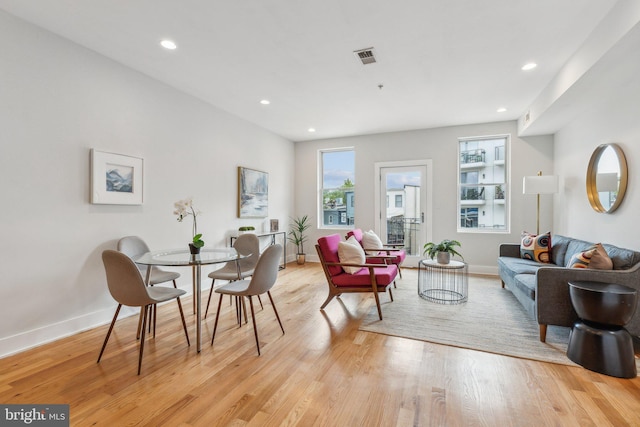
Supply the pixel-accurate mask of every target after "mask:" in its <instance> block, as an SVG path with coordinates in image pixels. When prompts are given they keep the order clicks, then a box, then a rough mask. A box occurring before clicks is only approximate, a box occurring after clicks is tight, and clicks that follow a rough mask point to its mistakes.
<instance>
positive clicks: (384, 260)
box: [347, 228, 407, 278]
mask: <svg viewBox="0 0 640 427" xmlns="http://www.w3.org/2000/svg"><path fill="white" fill-rule="evenodd" d="M351 236H353V237H355V238H356V240H357V241H358V242H359V243H360V246H362V248H363V249H364V250H365V252H366V253H368V254H370V253H371V252H374V251H378V252H377V254H375V255H370V256H368V257H367V262H368V263H370V264H395V265H396V266H398V273H399V274H400V278H402V270H401V269H400V264H402V262H403V261H404V259H405V258H406V257H407V253H406V252H405V250H404V249H400V248H398V247H397V246H403V245H389V244H385V246H384V247H383V248H365V247H364V246H363V245H362V236H363V233H362V230H361V229H359V228H354V229H353V230H351V231H349V232H348V233H347V239H348V238H349V237H351Z"/></svg>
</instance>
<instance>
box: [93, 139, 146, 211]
mask: <svg viewBox="0 0 640 427" xmlns="http://www.w3.org/2000/svg"><path fill="white" fill-rule="evenodd" d="M142 165H143V160H142V159H141V158H139V157H133V156H127V155H124V154H114V153H106V152H104V151H98V150H95V149H92V150H91V203H93V204H97V205H141V204H142V186H143V182H142V172H143V170H142Z"/></svg>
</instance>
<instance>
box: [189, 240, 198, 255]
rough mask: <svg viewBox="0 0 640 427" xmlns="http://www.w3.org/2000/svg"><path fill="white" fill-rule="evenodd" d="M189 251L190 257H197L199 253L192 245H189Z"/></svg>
mask: <svg viewBox="0 0 640 427" xmlns="http://www.w3.org/2000/svg"><path fill="white" fill-rule="evenodd" d="M189 250H190V251H191V255H198V254H199V253H200V248H198V247H196V245H194V244H193V243H189Z"/></svg>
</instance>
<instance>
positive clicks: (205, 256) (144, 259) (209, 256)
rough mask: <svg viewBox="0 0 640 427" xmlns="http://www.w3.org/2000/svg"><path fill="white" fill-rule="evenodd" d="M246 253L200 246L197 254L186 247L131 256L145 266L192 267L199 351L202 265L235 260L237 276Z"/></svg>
mask: <svg viewBox="0 0 640 427" xmlns="http://www.w3.org/2000/svg"><path fill="white" fill-rule="evenodd" d="M246 256H248V255H240V254H238V252H236V250H235V249H234V248H221V249H209V248H202V249H201V250H200V253H199V254H196V255H193V254H191V252H190V251H189V250H188V249H171V250H163V251H152V252H146V253H144V254H142V255H139V256H137V257H135V258H133V261H134V262H135V263H136V264H140V265H147V266H154V265H155V266H164V267H189V266H191V267H193V268H192V274H193V281H194V284H195V286H194V295H193V298H194V301H195V306H196V310H195V311H196V351H197V352H198V353H200V342H201V337H202V324H201V322H202V316H201V304H200V291H201V274H202V270H201V268H202V266H203V265H210V264H219V263H227V262H234V261H235V262H236V265H237V267H238V276H239V275H240V265H239V263H238V261H239V260H240V259H242V258H245V257H246ZM150 274H151V268H147V274H146V278H145V283H146V284H147V285H148V284H149V277H150Z"/></svg>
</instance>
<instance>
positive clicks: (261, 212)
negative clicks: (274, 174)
mask: <svg viewBox="0 0 640 427" xmlns="http://www.w3.org/2000/svg"><path fill="white" fill-rule="evenodd" d="M268 214H269V174H268V173H266V172H261V171H257V170H254V169H249V168H244V167H242V166H239V167H238V218H266V217H267V215H268Z"/></svg>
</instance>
